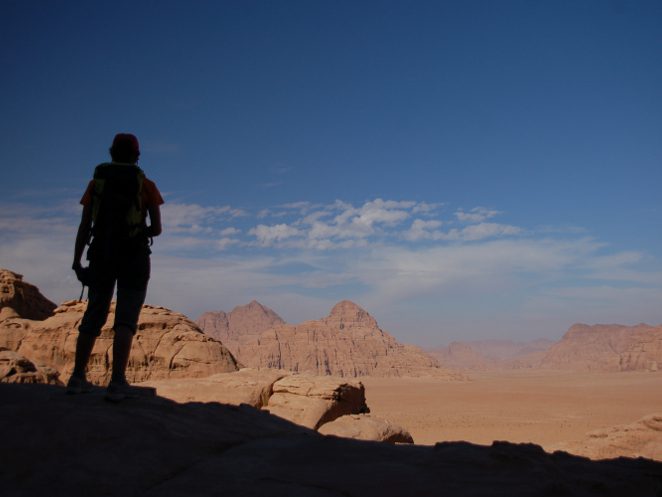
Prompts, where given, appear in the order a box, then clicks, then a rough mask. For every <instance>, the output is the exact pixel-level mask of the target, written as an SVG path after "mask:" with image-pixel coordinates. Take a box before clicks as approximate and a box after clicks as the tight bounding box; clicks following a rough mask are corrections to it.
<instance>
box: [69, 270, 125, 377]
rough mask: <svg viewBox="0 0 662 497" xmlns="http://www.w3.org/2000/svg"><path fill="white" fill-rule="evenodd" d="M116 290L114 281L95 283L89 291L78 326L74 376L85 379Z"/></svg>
mask: <svg viewBox="0 0 662 497" xmlns="http://www.w3.org/2000/svg"><path fill="white" fill-rule="evenodd" d="M114 290H115V283H114V281H110V282H107V283H105V284H101V285H94V287H91V288H90V291H89V300H88V303H87V308H86V309H85V314H84V315H83V319H82V321H81V324H80V326H79V327H78V339H77V341H76V359H75V362H74V371H73V373H72V376H73V377H75V378H78V379H82V380H85V378H86V375H85V370H86V368H87V363H88V362H89V360H90V355H91V354H92V349H93V348H94V343H95V342H96V339H97V337H98V336H99V334H100V333H101V328H102V327H103V325H104V323H105V322H106V319H107V317H108V310H109V309H110V302H111V300H112V298H113V291H114Z"/></svg>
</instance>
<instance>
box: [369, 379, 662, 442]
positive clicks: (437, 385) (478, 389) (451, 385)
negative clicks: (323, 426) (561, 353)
mask: <svg viewBox="0 0 662 497" xmlns="http://www.w3.org/2000/svg"><path fill="white" fill-rule="evenodd" d="M467 376H468V378H469V380H468V381H443V380H439V379H434V378H424V377H422V378H376V377H370V378H368V377H366V378H362V379H361V381H362V382H363V383H364V384H365V386H366V398H367V402H368V405H369V406H370V409H371V412H372V413H374V414H375V415H377V416H381V417H384V418H387V419H390V420H392V421H394V422H396V423H398V424H401V425H402V426H406V427H407V429H408V430H409V432H410V433H411V434H412V436H413V437H414V440H415V442H416V443H417V444H434V443H435V442H438V441H442V440H443V441H452V440H466V441H468V442H473V443H478V444H490V443H491V442H492V441H493V440H508V441H511V442H533V443H536V444H539V445H541V446H543V447H544V448H545V449H546V450H548V451H549V450H553V449H556V448H560V444H561V443H563V442H569V441H573V440H578V439H581V438H583V437H584V436H585V435H586V433H587V432H591V431H593V430H596V429H602V428H608V427H610V426H614V425H621V424H628V423H632V422H634V421H636V420H638V419H640V418H641V417H643V416H646V415H648V414H651V413H655V412H662V372H655V373H652V372H648V373H646V372H631V373H574V372H567V371H562V372H560V371H544V370H535V371H533V370H519V371H506V372H480V373H476V372H471V373H468V374H467Z"/></svg>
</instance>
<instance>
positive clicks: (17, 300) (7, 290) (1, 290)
mask: <svg viewBox="0 0 662 497" xmlns="http://www.w3.org/2000/svg"><path fill="white" fill-rule="evenodd" d="M55 307H56V305H55V304H54V303H53V302H51V301H50V300H48V299H47V298H46V297H44V296H43V295H42V294H41V293H40V292H39V289H38V288H37V287H36V286H34V285H31V284H30V283H26V282H25V281H23V276H22V275H20V274H17V273H14V272H12V271H9V270H8V269H2V268H0V321H2V320H4V319H7V318H10V317H15V316H18V317H22V318H25V319H35V320H41V319H46V318H47V317H48V316H50V315H51V314H52V313H53V310H54V309H55Z"/></svg>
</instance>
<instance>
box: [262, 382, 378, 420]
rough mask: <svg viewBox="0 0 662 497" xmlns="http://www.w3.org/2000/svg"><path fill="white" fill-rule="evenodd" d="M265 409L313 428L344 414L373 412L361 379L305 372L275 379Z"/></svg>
mask: <svg viewBox="0 0 662 497" xmlns="http://www.w3.org/2000/svg"><path fill="white" fill-rule="evenodd" d="M265 409H267V410H268V411H269V412H270V413H271V414H275V415H276V416H278V417H281V418H284V419H287V420H289V421H292V422H293V423H296V424H298V425H301V426H305V427H307V428H311V429H317V428H319V427H320V426H321V425H323V424H325V423H328V422H329V421H333V420H334V419H336V418H338V417H340V416H342V415H344V414H358V413H364V412H369V409H368V406H367V405H366V402H365V387H364V386H363V384H362V383H361V382H357V381H344V380H340V379H338V378H328V377H310V376H303V375H292V376H286V377H284V378H282V379H280V380H278V381H277V382H275V383H274V386H273V394H272V395H271V397H270V398H269V403H268V404H267V406H266V407H265Z"/></svg>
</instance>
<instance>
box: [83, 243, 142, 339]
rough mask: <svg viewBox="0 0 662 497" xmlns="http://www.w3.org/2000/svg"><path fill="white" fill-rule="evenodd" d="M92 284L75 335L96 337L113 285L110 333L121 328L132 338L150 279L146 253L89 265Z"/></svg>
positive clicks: (108, 304)
mask: <svg viewBox="0 0 662 497" xmlns="http://www.w3.org/2000/svg"><path fill="white" fill-rule="evenodd" d="M90 271H91V274H92V283H91V284H90V289H89V294H88V302H87V309H86V310H85V314H84V315H83V320H82V321H81V324H80V326H79V327H78V331H79V332H80V333H83V334H86V335H92V336H99V334H100V333H101V328H102V327H103V325H104V324H105V323H106V319H107V318H108V311H109V310H110V303H111V301H112V299H113V293H114V292H115V284H117V303H116V306H115V322H114V323H113V329H115V330H116V329H117V327H118V326H124V327H126V328H128V329H130V330H131V332H132V333H133V334H135V332H136V329H137V327H138V317H139V316H140V311H141V309H142V306H143V304H144V303H145V296H146V294H147V283H148V282H149V276H150V259H149V252H148V251H145V252H143V251H140V252H139V253H135V254H131V255H127V256H124V257H122V258H118V259H116V260H112V261H104V263H103V264H101V263H95V261H94V260H92V261H90Z"/></svg>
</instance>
